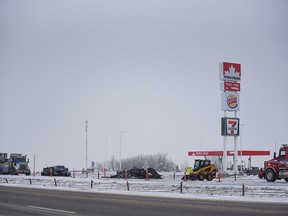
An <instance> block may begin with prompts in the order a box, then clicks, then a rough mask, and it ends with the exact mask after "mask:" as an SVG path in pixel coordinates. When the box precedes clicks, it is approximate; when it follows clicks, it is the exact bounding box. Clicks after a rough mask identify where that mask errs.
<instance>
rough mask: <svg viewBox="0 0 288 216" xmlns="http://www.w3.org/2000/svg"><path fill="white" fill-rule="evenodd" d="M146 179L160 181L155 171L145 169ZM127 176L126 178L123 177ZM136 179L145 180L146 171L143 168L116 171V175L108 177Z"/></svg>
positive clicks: (159, 176)
mask: <svg viewBox="0 0 288 216" xmlns="http://www.w3.org/2000/svg"><path fill="white" fill-rule="evenodd" d="M147 171H148V178H149V179H161V178H162V177H161V175H159V174H158V173H157V172H156V170H155V169H153V168H147ZM125 175H127V176H125ZM125 177H126V178H136V179H145V178H146V169H143V168H136V167H135V168H133V169H129V170H123V171H117V173H116V175H112V176H110V178H125Z"/></svg>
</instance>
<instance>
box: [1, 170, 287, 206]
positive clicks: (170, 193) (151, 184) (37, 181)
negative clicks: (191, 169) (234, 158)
mask: <svg viewBox="0 0 288 216" xmlns="http://www.w3.org/2000/svg"><path fill="white" fill-rule="evenodd" d="M160 174H161V175H162V176H163V179H158V180H153V179H149V180H148V181H146V180H145V179H128V184H127V181H126V180H125V179H113V178H99V179H98V176H97V175H96V174H89V176H88V178H87V177H86V174H80V173H79V174H76V177H75V178H72V177H46V176H45V177H44V176H39V175H36V176H35V177H33V176H24V175H20V176H10V175H0V185H2V186H14V187H15V186H20V187H35V188H44V189H45V188H47V189H56V190H73V191H75V190H76V191H86V192H101V193H118V194H131V195H144V196H161V197H177V198H190V199H214V200H238V201H257V202H279V203H288V183H287V182H286V181H285V180H280V181H276V182H273V183H269V182H266V180H263V179H259V178H258V177H257V176H241V177H240V176H238V177H237V179H236V181H235V178H234V176H231V177H226V178H221V181H220V182H218V179H214V180H213V181H211V182H208V181H206V180H204V181H203V182H200V181H188V180H187V181H186V182H184V181H181V177H182V174H181V173H178V174H176V177H175V179H174V176H173V173H160ZM108 175H109V174H108ZM7 182H8V183H7ZM181 182H182V185H183V191H182V193H181V192H180V183H181ZM243 184H244V188H245V191H244V192H245V193H244V196H242V195H243ZM56 185H57V186H56ZM91 185H92V188H91ZM128 186H129V191H128Z"/></svg>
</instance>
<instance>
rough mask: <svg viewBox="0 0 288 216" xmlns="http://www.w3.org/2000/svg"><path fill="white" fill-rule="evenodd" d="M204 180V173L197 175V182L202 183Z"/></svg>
mask: <svg viewBox="0 0 288 216" xmlns="http://www.w3.org/2000/svg"><path fill="white" fill-rule="evenodd" d="M204 179H205V175H204V173H199V174H198V180H199V181H204Z"/></svg>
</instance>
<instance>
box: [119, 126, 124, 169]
mask: <svg viewBox="0 0 288 216" xmlns="http://www.w3.org/2000/svg"><path fill="white" fill-rule="evenodd" d="M123 133H125V131H120V170H122V152H121V151H122V134H123Z"/></svg>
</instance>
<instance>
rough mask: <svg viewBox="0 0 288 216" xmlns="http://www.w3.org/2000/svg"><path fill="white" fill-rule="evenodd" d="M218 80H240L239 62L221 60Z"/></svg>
mask: <svg viewBox="0 0 288 216" xmlns="http://www.w3.org/2000/svg"><path fill="white" fill-rule="evenodd" d="M220 80H231V81H236V82H240V81H241V64H237V63H231V62H222V63H220Z"/></svg>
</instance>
